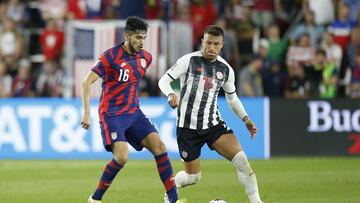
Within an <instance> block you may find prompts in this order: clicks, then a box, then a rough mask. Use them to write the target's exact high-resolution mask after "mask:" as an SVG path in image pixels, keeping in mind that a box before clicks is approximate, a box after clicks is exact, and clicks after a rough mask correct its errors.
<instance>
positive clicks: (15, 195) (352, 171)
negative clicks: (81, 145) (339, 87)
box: [0, 158, 360, 203]
mask: <svg viewBox="0 0 360 203" xmlns="http://www.w3.org/2000/svg"><path fill="white" fill-rule="evenodd" d="M106 163H107V161H105V160H101V161H62V160H61V161H12V160H1V161H0V202H1V203H20V202H21V203H24V202H26V203H27V202H36V203H45V202H46V203H48V202H52V203H57V202H59V203H82V202H83V203H85V202H86V200H87V198H88V196H89V195H90V194H91V193H92V192H93V191H94V189H95V187H96V185H97V182H98V179H99V177H100V175H101V172H102V169H103V167H104V166H105V164H106ZM172 163H173V166H174V169H175V171H179V170H180V169H181V167H182V163H181V162H180V161H172ZM250 163H251V165H252V167H253V168H254V169H255V171H256V174H257V178H258V182H259V187H260V192H261V196H262V198H263V200H264V201H265V203H275V202H277V203H289V202H290V203H292V202H294V203H312V202H314V203H325V202H326V203H358V202H360V158H272V159H270V160H251V161H250ZM201 167H202V179H201V181H200V182H199V183H198V184H197V185H193V186H190V187H187V188H182V189H180V196H181V197H182V198H186V199H187V200H188V203H208V202H209V200H211V199H215V198H221V199H225V200H226V201H227V202H228V203H241V202H248V200H247V197H246V194H245V192H244V190H243V188H242V187H241V186H240V184H239V182H238V179H237V175H236V172H235V169H234V168H233V166H232V165H231V164H230V163H229V162H227V161H225V160H206V161H205V160H203V161H202V162H201ZM163 194H164V189H163V186H162V184H161V182H160V179H159V177H158V174H157V171H156V167H155V162H154V161H151V160H149V161H139V160H130V161H129V162H128V163H127V165H126V166H125V168H124V169H123V170H122V171H121V172H120V173H119V174H118V176H117V177H116V179H115V181H114V182H113V184H112V186H111V187H110V189H109V190H108V192H107V193H106V195H105V196H104V199H103V202H104V203H110V202H111V203H117V202H126V203H162V202H163Z"/></svg>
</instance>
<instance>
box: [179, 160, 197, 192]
mask: <svg viewBox="0 0 360 203" xmlns="http://www.w3.org/2000/svg"><path fill="white" fill-rule="evenodd" d="M183 165H184V170H182V171H179V172H178V173H176V176H175V183H176V186H177V187H186V186H189V185H194V184H196V183H197V182H198V181H199V180H200V179H201V168H200V159H199V158H197V159H195V160H193V161H189V162H186V161H184V162H183Z"/></svg>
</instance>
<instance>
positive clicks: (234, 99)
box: [225, 92, 257, 139]
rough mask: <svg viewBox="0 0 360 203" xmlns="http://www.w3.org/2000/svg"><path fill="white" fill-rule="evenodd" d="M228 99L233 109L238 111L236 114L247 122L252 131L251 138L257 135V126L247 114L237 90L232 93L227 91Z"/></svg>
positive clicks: (250, 131)
mask: <svg viewBox="0 0 360 203" xmlns="http://www.w3.org/2000/svg"><path fill="white" fill-rule="evenodd" d="M225 96H226V101H227V103H228V105H229V106H230V108H231V110H232V111H233V112H235V113H236V115H237V116H238V117H239V118H240V119H241V120H242V121H243V122H244V123H245V125H246V128H247V129H248V131H249V133H250V137H251V139H253V138H254V137H255V134H256V132H257V128H256V126H255V123H254V122H253V121H252V120H251V119H250V118H249V116H248V115H247V113H246V111H245V108H244V106H243V105H242V103H241V101H240V99H239V98H238V96H237V94H236V92H233V93H232V94H228V93H225Z"/></svg>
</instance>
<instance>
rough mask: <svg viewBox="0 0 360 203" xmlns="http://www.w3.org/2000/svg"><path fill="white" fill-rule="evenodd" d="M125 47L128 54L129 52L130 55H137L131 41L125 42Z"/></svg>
mask: <svg viewBox="0 0 360 203" xmlns="http://www.w3.org/2000/svg"><path fill="white" fill-rule="evenodd" d="M123 47H124V50H125V52H126V53H127V54H129V55H135V54H136V52H135V51H134V50H132V49H131V48H130V45H129V42H125V43H124V45H123Z"/></svg>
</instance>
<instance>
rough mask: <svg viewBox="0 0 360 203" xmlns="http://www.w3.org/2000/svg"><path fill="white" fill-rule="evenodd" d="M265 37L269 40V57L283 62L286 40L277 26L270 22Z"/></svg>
mask: <svg viewBox="0 0 360 203" xmlns="http://www.w3.org/2000/svg"><path fill="white" fill-rule="evenodd" d="M267 38H268V41H269V51H268V54H269V57H270V59H271V60H272V61H275V62H277V63H283V61H284V59H285V54H286V50H287V42H286V40H285V39H284V38H281V36H280V29H279V26H278V25H276V24H272V25H271V26H270V27H269V28H268V30H267Z"/></svg>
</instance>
